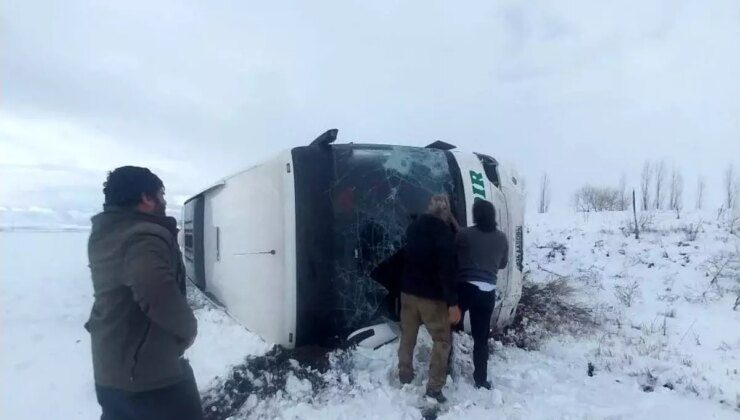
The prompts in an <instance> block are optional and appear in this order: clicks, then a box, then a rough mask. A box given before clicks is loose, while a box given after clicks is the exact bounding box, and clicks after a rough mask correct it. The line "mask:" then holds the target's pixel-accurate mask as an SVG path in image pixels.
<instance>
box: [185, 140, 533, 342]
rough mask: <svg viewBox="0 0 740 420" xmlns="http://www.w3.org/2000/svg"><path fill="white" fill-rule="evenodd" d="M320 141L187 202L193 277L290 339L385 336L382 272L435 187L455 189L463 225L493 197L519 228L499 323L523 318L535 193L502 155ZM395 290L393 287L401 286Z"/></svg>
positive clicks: (511, 227) (389, 300) (388, 319)
mask: <svg viewBox="0 0 740 420" xmlns="http://www.w3.org/2000/svg"><path fill="white" fill-rule="evenodd" d="M336 135H337V130H329V131H327V132H326V133H324V134H323V135H321V136H320V137H319V138H317V139H316V140H314V141H313V142H312V143H311V144H310V145H309V146H304V147H296V148H293V149H291V150H287V151H284V152H282V153H280V154H278V155H277V156H276V157H274V158H272V159H269V160H267V161H265V162H263V163H261V164H259V165H256V166H254V167H251V168H249V169H247V170H245V171H243V172H240V173H238V174H236V175H233V176H231V177H228V178H226V179H223V180H222V181H220V182H218V183H216V184H215V185H213V186H212V187H210V188H208V189H206V190H205V191H202V192H200V193H199V194H197V195H195V196H193V197H192V198H190V199H189V200H188V201H187V202H186V203H185V206H184V209H183V213H184V214H183V216H184V217H183V224H184V226H183V227H184V235H183V238H184V257H185V266H186V270H187V276H188V278H189V279H190V281H192V282H193V283H194V284H195V285H196V286H197V287H198V288H200V289H201V290H202V291H204V292H205V293H206V294H207V295H208V296H209V297H211V298H212V299H213V300H215V301H217V302H218V303H219V304H221V305H222V306H223V307H225V309H226V310H227V311H228V312H229V313H230V314H231V315H232V316H233V317H234V318H235V319H236V320H237V321H239V322H240V323H241V324H242V325H244V326H245V327H246V328H248V329H249V330H250V331H252V332H254V333H256V334H258V335H260V336H261V337H262V338H264V339H265V340H266V341H268V342H271V343H275V344H280V345H283V346H285V347H288V348H293V347H296V346H305V345H319V346H327V347H333V346H339V345H341V344H342V343H346V341H347V339H348V338H352V339H355V341H358V342H360V344H364V345H371V346H376V345H380V344H383V343H385V342H387V341H390V340H391V339H393V338H395V337H394V334H395V332H396V331H397V328H396V327H395V324H394V321H396V320H397V319H398V311H397V307H396V304H395V302H396V301H397V298H398V296H397V291H393V290H389V289H387V288H386V287H384V286H382V285H381V284H379V283H378V282H376V281H375V280H373V279H372V278H371V276H370V272H371V271H372V270H373V268H375V267H376V266H377V265H378V264H379V263H380V262H382V261H384V260H385V259H387V258H388V257H390V256H391V255H393V254H394V253H395V252H396V251H397V250H398V249H399V248H400V247H402V245H403V243H404V235H405V231H406V228H407V227H408V225H409V224H410V223H411V221H412V220H413V219H414V218H415V217H416V216H418V215H419V214H420V213H422V212H423V211H424V210H425V209H426V205H427V203H428V201H429V198H430V197H431V196H432V195H433V194H440V193H444V194H448V195H449V197H450V200H451V203H452V207H453V212H454V214H455V216H456V218H457V219H458V221H459V222H460V225H461V226H466V225H470V224H472V206H473V201H474V200H475V199H476V198H481V199H484V200H489V201H491V202H492V203H493V204H494V205H495V207H496V210H497V222H498V225H499V227H500V229H501V230H502V231H504V232H505V233H506V234H507V235H508V237H509V243H510V247H509V248H510V255H509V261H510V264H509V265H508V267H507V268H505V269H503V270H501V271H500V272H499V275H498V284H497V294H496V306H495V310H494V314H493V316H492V318H491V325H492V327H495V328H501V327H503V326H505V325H506V324H507V323H509V322H511V320H512V318H513V316H514V311H515V309H516V306H517V303H518V301H519V298H520V296H521V287H522V258H523V244H522V241H523V238H522V235H523V231H522V225H523V213H524V212H523V197H522V193H521V189H520V187H519V185H518V181H517V178H516V176H515V175H514V174H513V173H512V172H509V171H507V170H506V168H502V167H500V166H499V164H498V163H497V161H496V160H495V159H493V158H492V157H490V156H487V155H483V154H479V153H464V152H459V151H457V150H455V148H454V146H452V145H449V144H447V143H444V142H435V143H433V144H430V145H429V146H427V147H407V146H392V145H376V144H334V141H335V139H336ZM391 289H392V288H391Z"/></svg>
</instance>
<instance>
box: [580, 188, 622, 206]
mask: <svg viewBox="0 0 740 420" xmlns="http://www.w3.org/2000/svg"><path fill="white" fill-rule="evenodd" d="M573 203H574V205H575V207H576V211H582V212H591V211H597V212H598V211H616V210H621V209H622V208H621V207H620V191H619V190H618V189H615V188H610V187H594V186H591V185H586V186H583V187H581V188H580V189H579V190H578V191H576V193H575V194H574V195H573Z"/></svg>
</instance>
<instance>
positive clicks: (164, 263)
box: [85, 167, 202, 420]
mask: <svg viewBox="0 0 740 420" xmlns="http://www.w3.org/2000/svg"><path fill="white" fill-rule="evenodd" d="M105 185H106V188H105V190H104V191H105V194H106V204H105V206H104V211H103V212H102V213H100V214H98V215H96V216H95V217H93V219H92V230H91V232H90V239H89V241H88V257H89V263H90V264H89V265H90V274H91V278H92V282H93V289H94V298H95V301H94V303H93V307H92V310H91V311H90V319H89V320H88V322H87V323H86V324H85V328H86V329H87V330H88V331H89V332H90V340H91V344H92V358H93V371H94V377H95V388H96V393H97V397H98V402H99V403H100V405H101V408H102V409H103V415H102V417H101V418H102V419H105V420H107V419H109V418H110V419H117V420H128V419H131V420H133V419H152V420H153V419H161V420H168V419H172V420H175V419H183V420H191V419H202V409H201V405H200V395H199V393H198V389H197V386H196V384H195V379H194V377H193V372H192V369H191V368H190V365H189V364H188V363H187V361H186V360H185V359H184V358H182V356H183V353H184V352H185V350H186V349H187V348H188V347H189V346H190V345H191V344H192V343H193V340H194V339H195V336H196V333H197V321H196V319H195V316H194V315H193V312H192V310H191V309H190V307H189V306H188V303H187V299H186V296H185V270H184V267H183V264H182V258H181V255H180V250H179V247H178V245H177V223H176V221H175V219H174V218H172V217H167V216H165V210H164V209H165V205H166V201H164V197H163V196H164V187H163V185H162V183H161V181H160V180H159V178H157V177H156V175H154V174H152V173H151V172H149V171H148V170H147V169H145V168H136V167H123V168H118V169H116V170H115V171H113V172H111V174H110V175H109V177H108V180H107V181H106V184H105ZM132 203H133V204H132Z"/></svg>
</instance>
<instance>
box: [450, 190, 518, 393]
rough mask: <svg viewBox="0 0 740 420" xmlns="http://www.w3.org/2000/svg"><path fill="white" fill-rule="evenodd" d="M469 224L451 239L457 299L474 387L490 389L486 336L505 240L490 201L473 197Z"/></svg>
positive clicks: (502, 265)
mask: <svg viewBox="0 0 740 420" xmlns="http://www.w3.org/2000/svg"><path fill="white" fill-rule="evenodd" d="M473 223H474V224H475V226H473V227H468V228H465V229H461V230H460V231H459V232H458V234H457V237H456V238H455V245H456V248H457V264H458V269H457V282H458V283H457V285H458V298H459V299H458V301H459V306H460V311H461V313H463V314H464V313H465V312H468V311H469V312H470V329H471V333H472V335H473V365H474V368H475V369H474V372H473V379H474V380H475V386H476V387H479V388H486V389H491V383H490V382H489V381H488V338H489V335H490V331H491V316H492V314H493V309H494V306H495V303H496V280H497V273H498V270H500V269H502V268H505V267H506V265H507V263H508V260H509V258H508V255H509V243H508V240H507V239H506V235H505V234H504V233H503V232H501V231H500V230H498V229H496V209H495V208H494V207H493V203H491V202H489V201H485V200H476V201H475V202H474V203H473ZM461 328H462V325H458V329H461Z"/></svg>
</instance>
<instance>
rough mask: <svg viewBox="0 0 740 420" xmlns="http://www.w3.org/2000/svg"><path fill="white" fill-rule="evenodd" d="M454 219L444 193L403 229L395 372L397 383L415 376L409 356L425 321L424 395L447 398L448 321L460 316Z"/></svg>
mask: <svg viewBox="0 0 740 420" xmlns="http://www.w3.org/2000/svg"><path fill="white" fill-rule="evenodd" d="M453 226H456V222H455V220H454V217H453V216H452V213H451V211H450V203H449V199H448V198H447V196H445V195H435V196H434V197H432V199H431V201H430V203H429V207H428V210H427V213H426V214H423V215H421V216H419V218H418V219H416V220H415V221H414V222H413V223H412V224H411V225H410V226H409V227H408V230H407V231H406V241H407V242H406V262H405V266H404V273H403V278H402V281H401V342H400V344H399V347H398V376H399V380H400V381H401V383H404V384H405V383H410V382H411V381H412V380H413V379H414V369H413V357H414V347H416V338H417V334H418V332H419V327H420V326H421V324H424V325H425V326H426V328H427V331H428V332H429V335H431V336H432V340H433V341H434V345H433V347H432V357H431V360H430V362H429V380H428V382H427V395H428V396H430V397H432V398H434V399H436V400H437V401H439V402H445V401H446V398H445V396H444V395H443V394H442V387H443V386H444V385H445V382H446V379H447V364H448V358H449V354H450V346H451V345H450V339H451V336H450V324H451V323H453V324H454V323H457V322H458V321H459V320H460V311H459V308H458V307H457V293H456V289H455V248H454V238H455V237H454V232H453Z"/></svg>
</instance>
